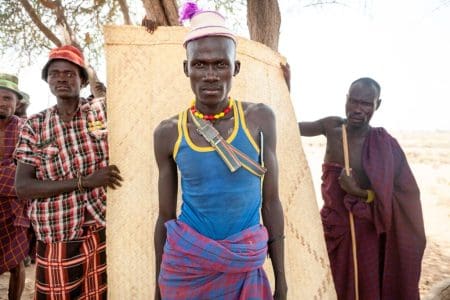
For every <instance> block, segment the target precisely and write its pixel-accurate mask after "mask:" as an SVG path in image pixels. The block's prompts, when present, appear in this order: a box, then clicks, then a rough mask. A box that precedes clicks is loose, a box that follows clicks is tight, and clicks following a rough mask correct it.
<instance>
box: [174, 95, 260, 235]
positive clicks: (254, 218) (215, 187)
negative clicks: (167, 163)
mask: <svg viewBox="0 0 450 300" xmlns="http://www.w3.org/2000/svg"><path fill="white" fill-rule="evenodd" d="M233 111H234V116H235V118H234V128H233V132H232V134H231V135H230V137H229V138H228V139H227V142H228V143H230V144H232V145H233V146H234V147H236V148H238V149H239V150H241V151H242V152H244V153H245V154H247V155H248V156H249V157H250V158H252V159H253V160H254V161H257V162H259V161H260V159H259V147H258V145H257V144H256V142H255V141H254V139H253V137H252V136H251V134H250V132H249V130H248V129H247V125H246V123H245V117H244V113H243V109H242V104H241V103H240V102H238V101H235V105H233ZM186 122H187V111H185V112H182V113H180V115H179V117H178V140H177V142H176V144H175V147H174V153H173V157H174V159H175V162H176V163H177V166H178V169H179V171H180V174H181V191H182V200H183V202H182V205H181V213H180V215H179V217H178V218H179V220H181V221H183V222H184V223H186V224H188V225H189V226H191V227H192V228H194V229H195V230H197V231H198V232H199V233H201V234H202V235H204V236H207V237H209V238H211V239H214V240H222V239H225V238H227V237H228V236H230V235H232V234H235V233H237V232H240V231H242V230H244V229H247V228H249V227H251V226H253V225H256V224H259V223H260V207H261V198H262V197H261V178H260V177H258V176H255V175H253V174H251V173H250V172H248V171H247V170H245V169H244V168H243V167H241V168H240V169H238V170H237V171H236V172H234V173H232V172H231V171H230V170H229V169H228V167H227V166H226V165H225V163H224V162H223V161H222V159H221V158H220V156H219V155H218V154H217V153H216V151H215V150H214V149H213V148H212V147H199V146H197V145H195V144H194V143H193V142H192V140H191V139H190V137H189V134H188V129H187V124H186Z"/></svg>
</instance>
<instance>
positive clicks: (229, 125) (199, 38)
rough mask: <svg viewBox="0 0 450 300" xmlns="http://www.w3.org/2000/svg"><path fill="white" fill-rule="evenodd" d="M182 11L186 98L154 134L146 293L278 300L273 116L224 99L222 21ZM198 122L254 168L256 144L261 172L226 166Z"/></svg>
mask: <svg viewBox="0 0 450 300" xmlns="http://www.w3.org/2000/svg"><path fill="white" fill-rule="evenodd" d="M189 10H190V11H189ZM183 16H184V17H186V18H189V19H190V24H191V27H192V29H191V31H190V32H189V33H188V34H187V36H186V39H185V43H184V46H185V48H186V56H187V59H186V60H185V61H184V72H185V74H186V76H187V77H189V78H190V82H191V88H192V91H193V93H194V94H195V100H194V101H193V103H192V106H191V107H190V108H187V109H186V110H185V111H184V112H182V113H180V114H179V115H177V116H174V117H172V118H169V119H167V120H164V121H162V122H161V124H160V125H159V126H158V127H157V128H156V130H155V132H154V145H155V149H154V150H155V156H156V160H157V164H158V168H159V181H158V187H159V215H158V220H157V223H156V227H155V240H154V242H155V255H156V278H157V279H158V283H157V284H156V289H155V299H213V298H214V299H272V298H275V299H286V295H287V283H286V278H285V272H284V240H283V238H284V217H283V210H282V206H281V202H280V199H279V193H278V164H277V158H276V128H275V116H274V113H273V112H272V110H271V109H270V108H269V107H268V106H266V105H264V104H261V103H260V104H256V103H248V102H239V101H235V100H233V99H232V98H231V97H230V96H229V92H230V89H231V83H232V79H233V77H234V76H235V75H237V74H238V73H239V69H240V62H239V61H237V60H236V41H235V37H234V35H233V34H232V33H231V31H229V30H228V29H227V28H226V27H225V26H224V18H223V17H222V16H221V15H220V14H218V13H217V12H212V11H198V10H197V8H196V7H195V6H193V5H192V4H190V6H189V7H188V9H187V10H185V11H184V14H183ZM199 122H209V123H211V124H212V126H213V127H214V129H215V130H217V131H218V133H219V134H220V135H221V136H222V137H223V139H224V140H225V141H226V143H228V145H231V146H230V147H234V148H236V149H239V151H240V152H242V153H243V154H244V155H245V156H246V157H247V158H249V161H251V162H253V163H254V164H255V165H259V164H262V157H261V156H262V155H261V152H262V149H260V147H261V148H263V149H264V151H263V153H264V167H265V168H267V172H266V173H265V175H264V176H260V175H261V174H257V173H255V172H254V171H253V169H252V168H249V167H247V164H246V163H245V162H242V167H240V168H237V170H234V169H233V170H232V171H231V170H230V167H229V166H228V165H227V163H226V162H225V161H226V159H225V158H223V157H222V156H221V155H219V153H220V152H223V151H222V150H224V149H225V150H224V152H227V151H228V150H227V149H229V148H230V147H225V148H221V149H222V150H220V149H219V150H217V149H216V148H215V147H213V146H215V145H212V144H210V143H209V142H208V141H207V140H206V139H205V138H204V137H203V136H202V135H201V134H200V133H199V131H197V126H198V124H197V125H196V123H199ZM262 136H263V137H264V138H262ZM225 145H227V144H225ZM222 154H223V153H222ZM231 156H232V155H231ZM225 157H227V155H226V154H225ZM250 164H251V163H250ZM178 171H179V173H178ZM178 174H180V182H181V190H182V206H181V212H180V215H179V216H177V214H176V207H177V191H178ZM262 178H263V179H264V180H262ZM260 214H261V216H262V221H263V224H264V226H263V225H261V224H260ZM267 254H269V256H270V258H271V262H272V266H273V270H274V278H275V290H274V292H273V294H272V292H271V290H270V286H269V283H268V280H267V276H266V274H265V272H264V270H263V268H262V265H263V263H264V261H265V259H266V257H267Z"/></svg>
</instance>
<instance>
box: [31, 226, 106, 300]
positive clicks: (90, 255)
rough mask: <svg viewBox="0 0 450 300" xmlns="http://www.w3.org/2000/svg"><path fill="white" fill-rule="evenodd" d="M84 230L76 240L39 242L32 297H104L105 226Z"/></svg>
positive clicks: (88, 299)
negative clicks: (33, 294)
mask: <svg viewBox="0 0 450 300" xmlns="http://www.w3.org/2000/svg"><path fill="white" fill-rule="evenodd" d="M83 229H84V233H83V236H82V237H80V238H79V239H77V240H72V241H67V242H55V243H44V242H42V241H38V243H37V253H36V286H35V287H36V290H35V296H34V297H35V299H37V300H40V299H52V300H53V299H55V300H70V299H85V300H98V299H106V296H107V286H106V243H105V227H101V226H98V225H90V226H83Z"/></svg>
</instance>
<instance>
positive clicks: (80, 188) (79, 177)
mask: <svg viewBox="0 0 450 300" xmlns="http://www.w3.org/2000/svg"><path fill="white" fill-rule="evenodd" d="M77 187H78V190H79V191H80V192H84V188H83V183H82V182H81V175H80V176H78V182H77Z"/></svg>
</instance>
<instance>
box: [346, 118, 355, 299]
mask: <svg viewBox="0 0 450 300" xmlns="http://www.w3.org/2000/svg"><path fill="white" fill-rule="evenodd" d="M342 147H343V148H344V166H345V174H346V175H347V176H350V160H349V155H348V141H347V128H346V127H345V124H342ZM348 217H349V220H350V234H351V236H352V253H353V270H354V278H355V299H356V300H358V299H359V288H358V257H357V255H356V234H355V221H354V219H353V214H352V212H351V211H349V212H348Z"/></svg>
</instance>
